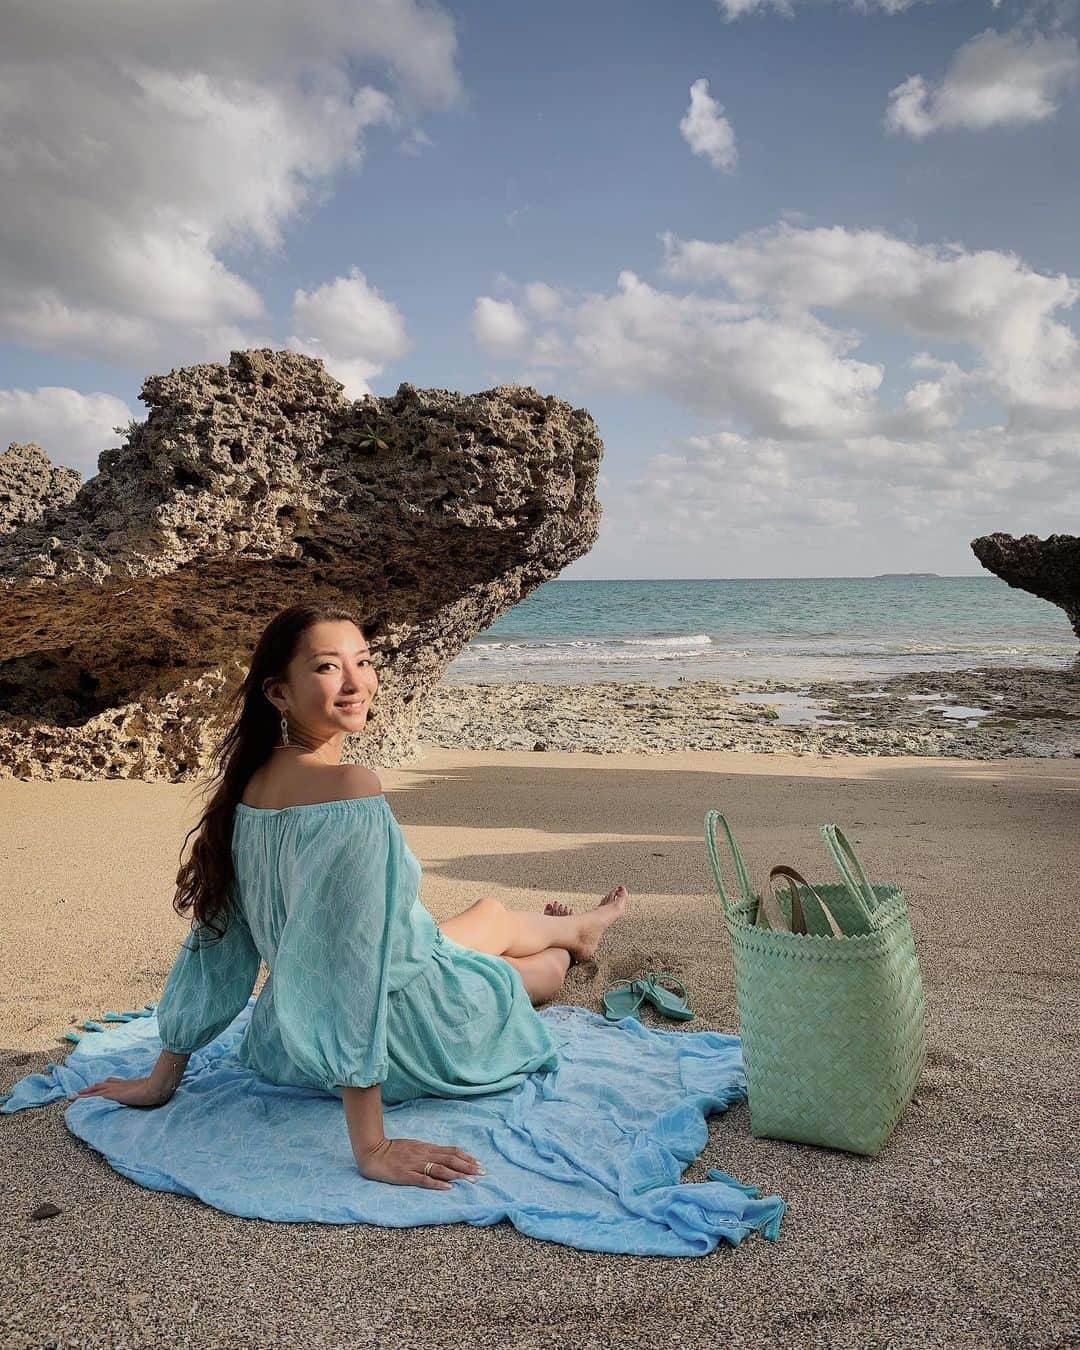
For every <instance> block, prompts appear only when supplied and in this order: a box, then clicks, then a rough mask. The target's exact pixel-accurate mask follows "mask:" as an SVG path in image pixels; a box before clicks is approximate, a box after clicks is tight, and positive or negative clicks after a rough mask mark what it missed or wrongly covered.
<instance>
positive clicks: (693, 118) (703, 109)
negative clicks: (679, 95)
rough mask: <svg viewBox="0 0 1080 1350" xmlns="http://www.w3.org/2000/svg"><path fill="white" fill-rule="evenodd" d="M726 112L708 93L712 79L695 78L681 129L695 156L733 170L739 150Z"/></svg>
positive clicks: (727, 170) (726, 171) (721, 167)
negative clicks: (701, 156)
mask: <svg viewBox="0 0 1080 1350" xmlns="http://www.w3.org/2000/svg"><path fill="white" fill-rule="evenodd" d="M723 113H724V109H723V105H722V104H719V103H717V101H716V100H715V99H714V98H711V97H710V95H709V81H708V80H695V81H694V83H693V84H692V85H691V86H690V107H689V108H688V109H687V111H686V116H685V117H684V118H683V119H682V121H681V122H680V123H679V131H680V132H681V133H682V138H683V140H684V141H685V142H686V143H687V145H688V146H689V147H690V149H691V150H692V151H693V152H694V154H695V155H704V156H705V157H706V158H707V159H708V160H709V162H710V163H711V164H712V165H713V167H714V168H717V169H722V170H723V171H724V172H725V173H731V172H732V171H733V170H734V168H735V164H736V162H737V160H738V150H737V149H736V146H735V131H734V128H733V127H732V125H731V123H730V122H729V121H728V119H727V118H726V117H725V116H724V115H723Z"/></svg>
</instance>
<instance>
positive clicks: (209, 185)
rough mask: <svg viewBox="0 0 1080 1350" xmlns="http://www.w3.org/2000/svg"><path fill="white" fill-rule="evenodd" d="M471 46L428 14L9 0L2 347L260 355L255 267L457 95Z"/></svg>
mask: <svg viewBox="0 0 1080 1350" xmlns="http://www.w3.org/2000/svg"><path fill="white" fill-rule="evenodd" d="M208 35H211V38H212V40H208ZM455 43H456V38H455V32H454V24H453V20H452V19H451V18H450V16H449V15H448V14H446V13H445V12H444V11H443V10H441V9H439V8H437V7H435V6H432V5H429V4H423V5H421V4H420V3H419V0H350V2H349V3H344V2H343V0H311V3H309V4H307V5H305V6H302V7H297V6H296V5H294V4H290V3H286V0H233V3H231V4H230V6H229V11H228V22H227V23H224V22H223V21H222V18H221V11H220V7H219V6H216V5H213V4H211V3H210V0H186V2H185V3H184V4H182V5H174V6H161V5H153V6H136V7H132V6H131V5H129V4H126V3H124V0H81V3H79V4H78V5H64V4H60V3H56V2H55V0H9V3H8V5H7V6H6V7H5V16H4V42H3V45H2V46H0V193H2V194H3V200H4V210H3V212H0V260H2V261H0V333H3V332H6V333H7V334H9V335H10V336H11V337H12V338H14V339H15V340H16V341H19V342H22V343H25V344H28V345H34V346H38V347H43V348H51V349H62V350H67V351H75V352H82V353H93V354H95V355H98V354H101V353H103V352H104V353H106V354H108V355H112V356H117V357H121V356H127V357H132V356H137V357H138V358H140V359H142V358H145V357H146V356H147V355H148V354H151V353H160V355H159V356H158V360H159V361H160V360H163V359H166V358H168V359H169V360H172V361H173V362H176V363H182V362H184V361H187V360H192V359H224V358H225V357H227V354H228V350H227V348H222V347H221V345H220V343H221V338H222V336H223V335H225V334H230V333H231V334H232V335H233V336H234V337H235V336H240V337H241V338H244V339H246V340H242V341H240V342H239V343H238V345H253V342H252V339H254V338H255V337H256V330H257V329H258V328H259V327H260V326H261V325H263V324H264V322H265V313H264V306H263V302H262V299H261V296H260V295H259V293H258V291H257V289H256V288H255V287H254V286H253V285H252V284H251V282H249V281H248V280H246V279H245V278H244V276H243V275H242V274H241V271H240V270H239V269H241V268H242V265H243V263H244V261H245V259H246V258H247V257H249V256H250V255H251V254H252V253H253V252H256V251H259V252H263V253H267V252H269V253H273V252H274V251H277V250H280V248H281V247H282V244H283V240H284V237H285V231H286V229H287V227H288V226H289V225H290V224H291V223H292V222H293V221H295V220H296V219H297V217H298V216H299V215H300V213H301V212H303V211H304V210H309V209H311V208H312V207H313V206H314V205H317V204H318V202H319V200H320V196H323V195H325V194H326V193H327V192H328V191H329V185H330V184H331V182H332V179H333V176H334V175H335V174H336V173H338V172H340V171H342V170H353V171H355V170H356V169H358V168H359V167H360V166H361V164H362V162H363V157H364V137H365V135H366V134H367V133H368V132H369V131H370V130H371V129H372V128H376V127H379V126H383V125H385V126H390V127H394V128H401V129H405V128H407V126H408V124H409V123H410V122H412V121H414V120H415V119H416V118H417V117H418V116H419V115H420V114H421V113H422V112H423V111H424V110H426V109H428V108H431V107H438V106H450V105H452V104H454V103H455V102H456V101H458V100H459V99H460V97H461V87H460V82H459V77H458V74H457V71H456V68H455V54H456V53H455ZM365 69H367V70H370V71H372V72H374V73H375V75H376V76H377V79H378V81H379V85H385V86H387V87H385V88H384V87H379V85H377V84H375V83H363V82H361V80H360V78H359V76H358V73H357V72H358V71H363V70H365ZM258 336H261V333H259V334H258Z"/></svg>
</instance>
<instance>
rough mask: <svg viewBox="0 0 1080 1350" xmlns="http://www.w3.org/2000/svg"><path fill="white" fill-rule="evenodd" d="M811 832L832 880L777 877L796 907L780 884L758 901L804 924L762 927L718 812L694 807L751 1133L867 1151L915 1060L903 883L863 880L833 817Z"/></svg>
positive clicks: (911, 1078) (917, 1000) (880, 1140)
mask: <svg viewBox="0 0 1080 1350" xmlns="http://www.w3.org/2000/svg"><path fill="white" fill-rule="evenodd" d="M717 825H719V826H720V827H721V828H722V829H723V831H724V833H725V835H726V836H727V842H728V845H729V846H730V849H731V854H732V857H733V858H734V862H735V875H736V878H737V881H738V888H739V898H738V899H736V900H732V899H731V898H730V897H729V895H728V893H727V891H726V890H725V888H724V880H723V877H722V876H721V873H720V859H719V855H718V852H717V839H716V827H717ZM821 833H822V838H823V839H824V841H825V846H826V849H827V850H828V852H829V854H830V855H831V857H832V859H833V862H834V863H835V864H836V868H837V870H838V872H839V873H840V877H841V883H840V884H839V885H810V884H809V883H808V882H803V884H801V885H798V884H794V885H793V884H791V883H790V882H789V886H790V892H791V893H794V894H795V897H796V899H797V901H798V905H796V906H794V907H793V902H792V894H791V893H789V895H788V896H787V897H785V896H783V895H779V896H774V897H772V900H773V901H774V902H775V901H776V900H778V901H779V905H780V909H781V911H782V914H783V918H784V919H785V920H786V921H787V923H788V925H789V926H790V925H791V921H792V913H793V908H794V909H795V912H796V919H798V917H799V916H798V912H797V911H798V908H799V907H800V906H801V909H802V919H803V922H804V925H805V930H806V931H805V932H785V931H782V930H780V929H779V928H777V927H765V926H763V925H762V923H761V919H762V917H763V910H764V906H763V905H762V901H761V897H760V896H758V895H756V894H755V893H754V891H753V889H752V887H751V885H750V878H749V875H748V873H747V870H746V865H745V863H744V862H743V857H742V854H741V853H740V852H739V846H738V844H737V843H736V842H735V838H734V836H733V835H732V833H731V828H730V826H729V825H728V822H727V821H726V820H725V819H724V817H723V816H722V815H721V814H720V812H719V811H709V812H707V813H706V815H705V842H706V846H707V848H708V852H709V861H710V863H711V864H712V869H713V874H714V876H715V877H716V885H717V889H718V890H719V892H720V899H721V901H722V903H723V912H724V919H725V921H726V923H727V930H728V933H729V935H730V937H731V948H732V955H733V958H734V964H735V1000H736V1003H737V1005H738V1009H739V1028H740V1033H741V1036H742V1050H743V1062H744V1066H745V1070H746V1087H747V1096H748V1099H749V1105H750V1128H751V1133H752V1134H754V1135H756V1136H758V1137H764V1138H769V1139H788V1140H792V1141H794V1142H796V1143H802V1144H819V1145H822V1146H823V1147H825V1148H836V1149H845V1150H847V1151H848V1152H851V1153H862V1154H866V1155H868V1156H870V1157H873V1156H875V1155H876V1154H877V1153H878V1152H879V1151H880V1150H881V1148H882V1146H883V1145H884V1143H885V1141H886V1140H887V1139H888V1137H889V1135H890V1134H891V1133H892V1130H893V1126H894V1125H895V1124H896V1122H897V1120H898V1119H899V1117H900V1114H901V1112H902V1111H903V1109H904V1107H905V1106H907V1104H908V1102H909V1101H910V1100H911V1095H912V1093H913V1092H914V1090H915V1084H916V1083H917V1082H918V1079H919V1074H920V1073H921V1072H922V1068H923V1064H924V1063H925V1060H926V1033H925V1025H924V1011H923V991H922V980H921V977H920V974H919V962H918V958H917V956H916V954H915V941H914V937H913V935H912V932H911V922H910V920H909V919H908V912H907V901H906V899H905V896H904V892H903V890H902V889H901V888H900V887H899V886H872V885H871V884H870V882H869V881H868V880H867V878H866V873H865V872H864V871H863V868H862V864H861V863H860V862H859V860H858V858H857V857H856V855H855V851H854V849H853V848H852V847H851V844H850V843H849V842H848V840H847V839H846V837H845V836H844V834H843V832H842V831H841V829H840V828H839V826H837V825H825V826H823V827H822V831H821ZM775 870H776V871H783V872H787V871H789V869H786V868H785V869H775ZM792 875H795V876H797V875H798V874H797V873H794V874H792ZM801 880H802V879H801V878H800V881H801ZM826 909H827V910H828V911H829V912H828V913H826ZM773 912H774V914H775V913H776V910H775V908H774V910H773ZM830 919H831V920H832V922H830Z"/></svg>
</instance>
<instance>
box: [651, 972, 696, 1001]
mask: <svg viewBox="0 0 1080 1350" xmlns="http://www.w3.org/2000/svg"><path fill="white" fill-rule="evenodd" d="M645 978H646V979H647V980H651V981H652V982H653V984H659V983H660V982H661V980H666V981H668V983H669V984H677V985H678V986H679V988H680V989H681V990H682V994H683V997H684V998H685V997H686V993H687V989H686V985H685V984H683V982H682V980H680V979H679V977H678V975H672V973H671V972H670V971H668V970H650V971H649V972H648V973H647V974H646V976H645Z"/></svg>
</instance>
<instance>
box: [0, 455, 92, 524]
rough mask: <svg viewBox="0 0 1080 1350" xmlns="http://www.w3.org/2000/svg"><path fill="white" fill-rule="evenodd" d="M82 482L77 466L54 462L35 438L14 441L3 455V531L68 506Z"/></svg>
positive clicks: (0, 509)
mask: <svg viewBox="0 0 1080 1350" xmlns="http://www.w3.org/2000/svg"><path fill="white" fill-rule="evenodd" d="M81 484H82V475H81V474H80V473H79V472H78V470H77V469H66V468H63V467H62V466H58V465H55V464H53V462H52V460H50V459H49V456H48V455H47V454H46V453H45V451H44V450H43V449H42V448H41V446H40V445H38V444H36V442H34V441H27V442H26V444H25V445H22V444H20V443H19V442H18V441H12V442H11V444H10V445H9V446H8V448H7V449H6V450H5V451H4V453H3V454H2V455H0V535H3V534H6V533H8V532H9V531H10V530H13V529H15V527H16V526H17V525H26V524H29V523H30V522H31V521H35V520H41V519H42V518H43V516H44V515H45V514H46V512H47V511H49V510H50V509H53V510H58V509H60V508H61V507H64V506H67V505H68V503H69V502H70V501H71V500H72V499H73V498H74V496H75V494H76V493H77V492H78V490H79V488H80V486H81Z"/></svg>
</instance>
